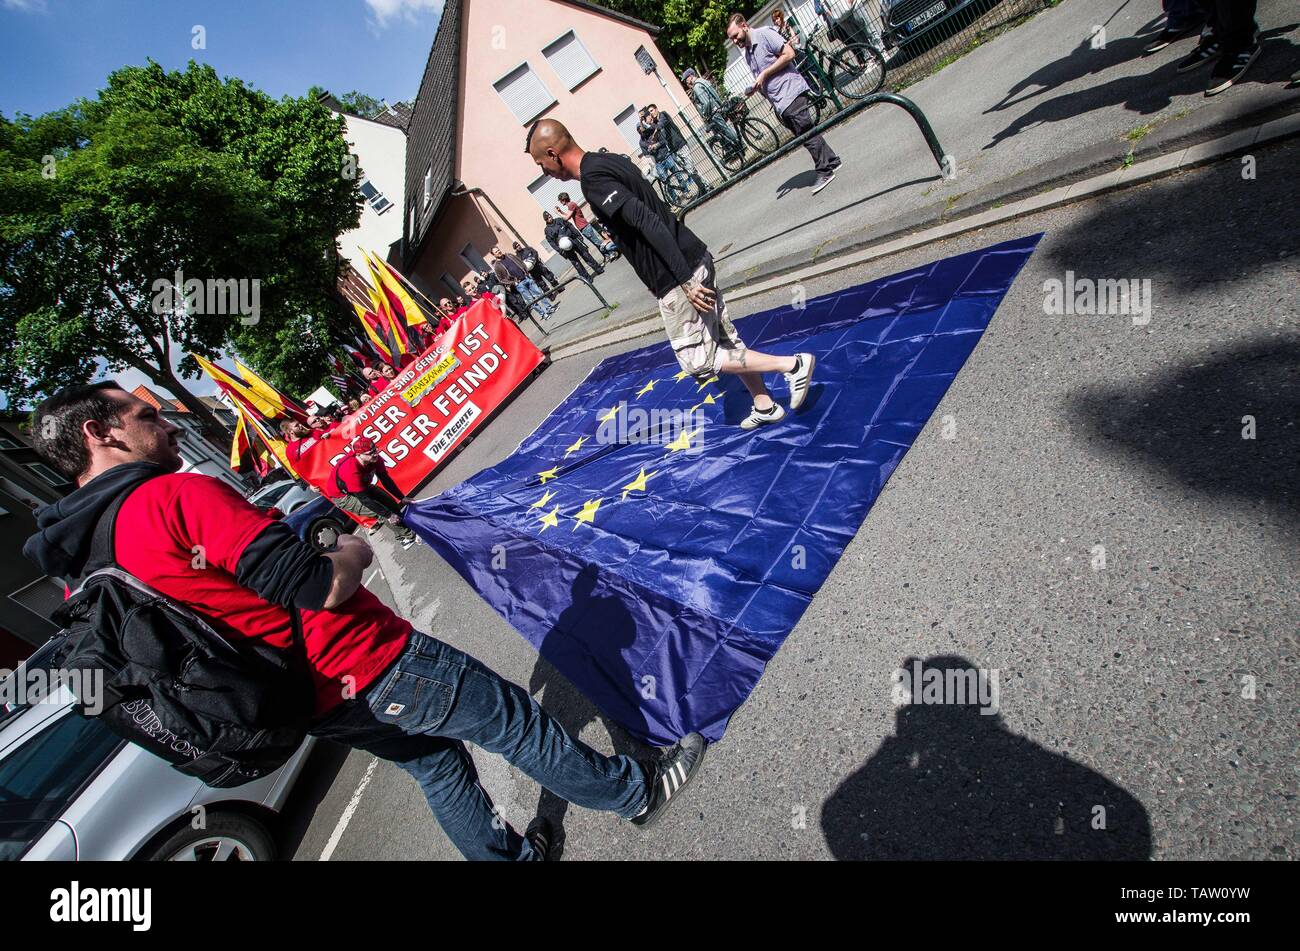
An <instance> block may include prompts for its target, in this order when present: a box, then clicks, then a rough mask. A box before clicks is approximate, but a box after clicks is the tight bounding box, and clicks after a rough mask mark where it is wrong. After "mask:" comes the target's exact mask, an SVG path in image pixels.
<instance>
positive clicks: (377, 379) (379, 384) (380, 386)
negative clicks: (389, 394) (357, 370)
mask: <svg viewBox="0 0 1300 951" xmlns="http://www.w3.org/2000/svg"><path fill="white" fill-rule="evenodd" d="M361 375H362V376H364V377H365V378H366V380H367V381H368V382H369V383H370V395H371V396H378V395H379V394H380V393H382V392H384V390H386V389H388V381H387V380H386V379H384V377H383V375H382V374H380V372H379V371H378V370H376V369H375V368H374V367H365V368H363V369H362V371H361Z"/></svg>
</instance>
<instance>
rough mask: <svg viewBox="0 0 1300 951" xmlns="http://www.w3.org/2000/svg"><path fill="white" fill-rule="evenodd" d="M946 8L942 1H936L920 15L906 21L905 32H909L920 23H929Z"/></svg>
mask: <svg viewBox="0 0 1300 951" xmlns="http://www.w3.org/2000/svg"><path fill="white" fill-rule="evenodd" d="M946 9H947V7H945V6H944V5H943V4H942V3H936V4H935V5H934V6H932V7H931V8H930V9H928V10H926V11H925V12H924V13H922V14H921V15H920V16H915V17H912V19H910V20H908V21H907V32H909V33H911V32H912V31H914V30H915V29H916V28H917V27H918V26H920V25H921V24H922V23H929V22H930V21H931V20H933V19H934V18H935V17H937V16H939V14H941V13H943V11H944V10H946Z"/></svg>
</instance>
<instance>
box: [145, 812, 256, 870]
mask: <svg viewBox="0 0 1300 951" xmlns="http://www.w3.org/2000/svg"><path fill="white" fill-rule="evenodd" d="M146 859H147V860H148V861H150V862H271V861H274V860H275V841H274V840H273V839H272V838H271V834H270V833H269V832H267V831H266V828H265V827H264V826H263V825H262V824H261V823H260V822H258V821H257V820H256V819H253V818H251V817H249V816H245V815H241V814H240V813H237V812H210V813H208V817H207V822H206V823H205V825H204V828H202V829H194V828H191V827H190V826H189V825H186V826H184V827H183V828H181V829H179V830H178V831H177V832H176V833H175V834H173V835H172V836H171V837H170V838H168V839H166V840H165V841H163V843H162V844H161V845H159V846H158V847H157V848H156V849H154V850H153V852H152V853H150V854H149V855H148V856H146Z"/></svg>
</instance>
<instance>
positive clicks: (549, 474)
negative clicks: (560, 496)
mask: <svg viewBox="0 0 1300 951" xmlns="http://www.w3.org/2000/svg"><path fill="white" fill-rule="evenodd" d="M559 471H560V467H559V466H556V467H555V468H554V469H547V470H546V471H545V472H539V473H537V475H538V476H540V477H541V480H542V485H546V480H547V479H554V478H555V474H556V473H557V472H559Z"/></svg>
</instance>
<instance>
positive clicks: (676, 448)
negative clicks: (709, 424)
mask: <svg viewBox="0 0 1300 951" xmlns="http://www.w3.org/2000/svg"><path fill="white" fill-rule="evenodd" d="M701 428H702V427H699V426H697V427H696V428H695V429H692V430H691V431H690V432H686V431H683V432H682V434H681V435H680V436H678V437H677V438H676V439H674V440H673V441H672V442H670V443H669V444H668V445H667V446H665V447H664V448H665V449H667V450H668V451H669V452H681V451H682V450H683V449H690V448H691V440H692V439H694V438H695V434H696V433H698V432H699V431H700V429H701Z"/></svg>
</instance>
